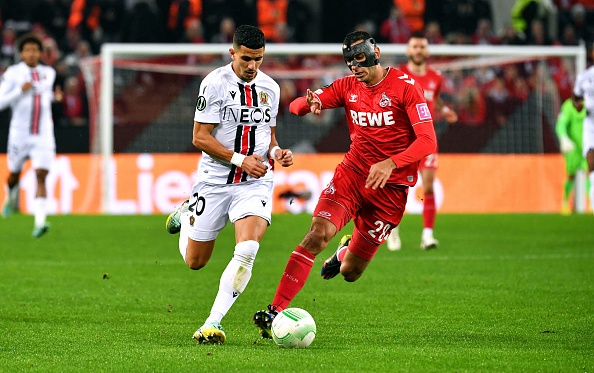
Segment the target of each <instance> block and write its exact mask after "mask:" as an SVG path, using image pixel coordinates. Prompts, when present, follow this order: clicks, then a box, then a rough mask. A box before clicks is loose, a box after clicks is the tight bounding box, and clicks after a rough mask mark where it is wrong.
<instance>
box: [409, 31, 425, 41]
mask: <svg viewBox="0 0 594 373" xmlns="http://www.w3.org/2000/svg"><path fill="white" fill-rule="evenodd" d="M426 38H427V37H426V36H425V33H424V32H423V31H415V32H413V33H412V34H410V38H409V39H426Z"/></svg>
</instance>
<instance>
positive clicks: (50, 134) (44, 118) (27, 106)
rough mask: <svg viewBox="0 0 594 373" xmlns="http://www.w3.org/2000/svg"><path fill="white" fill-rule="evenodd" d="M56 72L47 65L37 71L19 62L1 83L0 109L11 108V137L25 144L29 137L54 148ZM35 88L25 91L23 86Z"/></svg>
mask: <svg viewBox="0 0 594 373" xmlns="http://www.w3.org/2000/svg"><path fill="white" fill-rule="evenodd" d="M55 80H56V71H55V70H54V69H53V68H52V67H50V66H46V65H37V66H36V67H34V68H31V67H29V66H27V64H26V63H25V62H20V63H18V64H16V65H12V66H10V67H9V68H8V69H7V70H6V72H5V73H4V74H3V75H2V79H1V81H0V110H2V109H5V108H6V107H8V106H10V107H11V109H12V118H11V120H10V138H11V139H13V140H14V141H17V140H18V141H24V140H25V139H27V138H29V137H30V136H34V137H36V138H39V139H40V141H42V142H44V143H46V145H47V144H51V145H53V146H54V147H55V139H54V121H53V119H52V106H51V105H52V100H53V98H54V93H53V85H54V81H55ZM27 82H31V84H32V85H33V87H31V89H29V90H28V91H27V92H23V90H22V86H23V84H25V83H27Z"/></svg>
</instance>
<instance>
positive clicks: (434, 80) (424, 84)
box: [400, 64, 443, 113]
mask: <svg viewBox="0 0 594 373" xmlns="http://www.w3.org/2000/svg"><path fill="white" fill-rule="evenodd" d="M400 70H402V71H404V72H405V73H406V74H408V75H410V76H412V77H413V78H414V79H415V80H416V81H417V82H418V83H419V84H420V85H421V88H423V91H425V100H427V105H429V110H431V113H433V107H434V106H435V98H436V97H439V93H440V92H441V83H442V81H443V77H442V76H441V73H440V72H439V71H437V70H433V69H431V68H429V67H427V72H426V73H425V75H418V74H415V73H414V72H412V71H410V70H409V69H408V65H406V64H404V65H402V66H401V67H400Z"/></svg>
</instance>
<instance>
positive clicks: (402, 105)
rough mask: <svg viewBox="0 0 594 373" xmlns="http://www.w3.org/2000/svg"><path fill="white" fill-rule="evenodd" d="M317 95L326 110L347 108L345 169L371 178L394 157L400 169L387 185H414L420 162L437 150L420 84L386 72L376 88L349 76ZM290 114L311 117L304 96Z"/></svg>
mask: <svg viewBox="0 0 594 373" xmlns="http://www.w3.org/2000/svg"><path fill="white" fill-rule="evenodd" d="M315 94H316V95H317V96H318V98H319V99H320V101H321V103H322V109H332V108H337V107H344V110H345V112H346V117H347V121H348V126H349V132H350V137H351V141H352V143H351V146H350V149H349V151H348V152H347V153H346V154H345V156H344V159H343V163H344V164H346V165H347V166H349V167H351V168H352V169H354V170H356V171H357V172H358V173H359V174H360V175H363V176H364V177H365V178H367V175H368V173H369V168H370V167H371V166H372V165H373V164H375V163H377V162H380V161H383V160H385V159H386V158H392V160H393V161H394V163H396V166H397V168H396V169H395V170H394V171H393V172H392V176H391V177H390V179H389V180H388V182H389V183H395V184H403V185H409V186H413V185H415V183H416V181H417V171H418V166H419V160H420V159H422V158H423V157H424V156H426V155H428V154H431V153H433V152H434V151H435V149H436V146H437V140H436V138H435V130H434V129H433V119H432V118H431V112H430V111H429V108H428V107H427V102H426V100H425V98H424V97H423V90H422V88H421V86H420V85H419V84H418V83H417V82H415V81H414V80H413V79H410V77H409V76H408V75H406V74H404V73H403V72H402V71H399V70H397V69H394V68H388V72H387V74H386V76H385V77H384V78H383V79H382V80H381V81H380V82H379V83H377V84H375V85H373V86H370V87H368V86H366V85H365V84H363V83H361V82H359V81H357V79H356V78H355V76H354V75H350V76H347V77H344V78H340V79H337V80H335V81H334V82H333V83H332V84H330V85H329V86H326V87H324V88H320V89H318V90H316V91H315ZM290 110H291V113H293V114H297V115H305V114H307V113H309V112H310V109H309V106H308V105H307V102H306V99H305V97H299V98H297V99H295V100H294V101H293V102H292V103H291V105H290Z"/></svg>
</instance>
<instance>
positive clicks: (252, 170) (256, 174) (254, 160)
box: [241, 154, 268, 179]
mask: <svg viewBox="0 0 594 373" xmlns="http://www.w3.org/2000/svg"><path fill="white" fill-rule="evenodd" d="M267 161H268V160H267V159H264V157H262V156H260V155H258V154H252V155H248V156H247V157H245V158H244V160H243V163H242V164H241V169H242V170H244V171H245V172H246V173H247V174H248V175H249V176H251V177H253V178H256V179H259V178H261V177H262V176H264V175H266V172H267V171H268V166H266V164H265V162H267Z"/></svg>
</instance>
